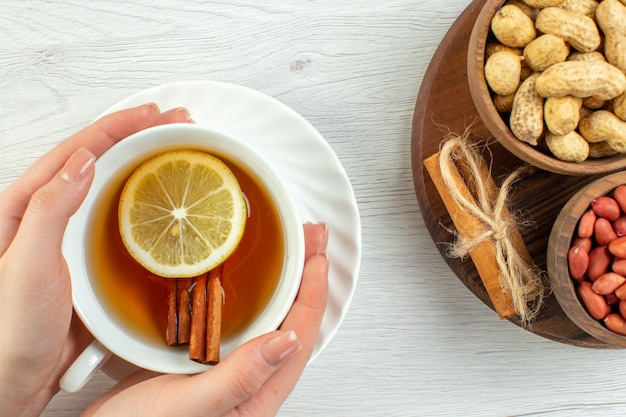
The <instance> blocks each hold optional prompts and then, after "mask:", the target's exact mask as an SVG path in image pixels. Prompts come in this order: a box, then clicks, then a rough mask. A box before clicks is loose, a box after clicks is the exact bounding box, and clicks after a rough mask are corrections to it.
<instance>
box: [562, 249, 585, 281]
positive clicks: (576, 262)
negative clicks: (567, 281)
mask: <svg viewBox="0 0 626 417" xmlns="http://www.w3.org/2000/svg"><path fill="white" fill-rule="evenodd" d="M567 263H568V265H569V274H570V276H571V277H572V279H575V280H576V281H582V280H583V279H584V278H585V273H586V272H587V268H588V267H589V254H588V253H587V251H586V250H585V249H584V248H583V247H582V246H580V245H579V246H574V247H572V248H570V250H569V252H568V253H567Z"/></svg>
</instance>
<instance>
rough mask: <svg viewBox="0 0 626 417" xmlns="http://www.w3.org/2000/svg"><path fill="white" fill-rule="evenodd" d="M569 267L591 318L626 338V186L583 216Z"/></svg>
mask: <svg viewBox="0 0 626 417" xmlns="http://www.w3.org/2000/svg"><path fill="white" fill-rule="evenodd" d="M568 268H569V275H570V277H571V278H572V280H574V283H575V286H576V294H577V295H578V297H579V299H580V301H581V303H582V304H583V306H584V307H585V309H586V310H587V312H588V313H589V315H590V316H591V317H593V318H594V319H596V320H601V321H602V322H603V323H604V324H605V325H606V327H607V328H608V329H609V330H612V331H613V332H616V333H619V334H623V335H626V185H620V186H618V187H617V188H615V189H614V190H613V192H612V193H611V194H609V195H605V196H601V197H598V198H596V199H595V200H593V202H592V203H591V207H589V209H588V210H587V211H585V213H584V214H583V215H582V216H581V218H580V220H579V222H578V225H577V229H576V234H575V236H574V238H573V239H572V246H571V247H570V249H569V252H568Z"/></svg>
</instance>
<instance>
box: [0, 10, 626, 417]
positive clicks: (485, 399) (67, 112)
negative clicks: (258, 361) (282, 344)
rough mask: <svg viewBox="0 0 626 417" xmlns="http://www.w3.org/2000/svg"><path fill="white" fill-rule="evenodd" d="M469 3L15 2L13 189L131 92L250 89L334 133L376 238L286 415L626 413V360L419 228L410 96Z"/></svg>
mask: <svg viewBox="0 0 626 417" xmlns="http://www.w3.org/2000/svg"><path fill="white" fill-rule="evenodd" d="M468 4H469V0H447V1H445V2H444V1H441V2H436V1H425V0H413V1H409V0H387V1H384V2H368V1H363V0H342V1H338V0H316V1H304V0H301V1H295V0H283V1H280V2H279V1H272V0H254V1H253V0H230V1H208V0H207V1H204V0H194V1H191V0H186V1H185V0H123V1H122V0H99V1H93V2H86V1H82V0H63V1H54V2H53V1H45V0H2V2H0V39H1V40H2V43H1V45H0V92H1V93H2V94H1V95H2V99H1V100H0V133H1V136H2V143H1V151H0V189H4V187H6V186H7V185H8V184H9V183H10V182H12V181H13V180H14V179H15V178H16V177H17V176H18V175H19V174H20V173H21V172H22V171H23V170H24V169H25V168H26V167H27V166H28V165H30V164H31V163H32V162H33V161H34V160H35V159H36V158H37V157H39V156H40V155H41V154H43V153H44V152H45V151H46V150H48V149H50V148H51V147H52V146H54V144H55V143H57V142H58V141H59V140H61V139H62V138H65V137H66V136H67V135H69V134H70V133H73V132H74V131H76V130H78V129H80V128H81V127H83V126H84V125H86V124H87V123H89V122H90V121H91V120H93V118H94V117H96V116H97V115H98V114H100V113H101V112H102V111H104V110H105V109H106V108H108V107H109V106H111V105H112V104H114V103H116V102H117V101H119V100H121V99H123V98H125V97H127V96H128V95H130V94H132V93H135V92H137V91H140V90H143V89H145V88H148V87H152V86H155V85H159V84H164V83H169V82H172V81H180V80H217V81H226V82H231V83H235V84H240V85H244V86H247V87H251V88H253V89H256V90H259V91H261V92H263V93H266V94H268V95H270V96H273V97H275V98H277V99H279V100H280V101H282V102H284V103H285V104H287V105H288V106H290V107H292V108H293V109H294V110H296V111H297V112H298V113H300V114H301V115H303V116H304V117H305V118H306V119H308V120H309V121H310V122H311V123H312V124H313V125H314V126H315V127H316V128H317V129H318V130H319V131H320V132H321V134H322V135H323V136H324V137H325V138H326V140H327V141H328V142H329V144H330V145H331V146H332V148H333V149H334V151H335V152H336V154H337V155H338V157H339V159H340V160H341V162H342V163H343V165H344V167H345V169H346V171H347V173H348V175H349V177H350V180H351V182H352V185H353V187H354V190H355V194H356V197H357V200H358V204H359V209H360V213H361V220H362V227H363V258H362V267H361V274H360V277H359V283H358V287H357V290H356V293H355V295H354V299H353V302H352V305H351V308H350V310H349V312H348V314H347V316H346V318H345V320H344V322H343V325H342V326H341V327H340V329H339V331H338V333H337V334H336V336H335V337H334V338H333V339H332V341H331V342H330V344H329V345H328V347H327V348H326V349H325V350H324V351H323V352H322V353H321V355H320V356H319V357H318V358H317V359H316V360H315V361H314V362H313V363H312V364H311V365H310V366H309V367H308V368H307V369H306V371H305V373H304V375H303V377H302V379H301V380H300V383H299V385H298V386H297V387H296V389H295V391H294V392H293V394H292V395H291V397H290V398H289V399H288V400H287V402H286V403H285V405H284V407H283V409H282V411H281V413H280V415H282V416H329V417H330V416H341V417H345V416H505V415H507V416H508V415H526V416H529V415H532V416H539V415H541V416H568V417H571V416H594V415H620V414H624V410H626V396H625V395H624V392H625V390H626V352H624V351H623V350H594V349H586V348H578V347H573V346H569V345H565V344H560V343H557V342H553V341H548V340H545V339H543V338H541V337H539V336H536V335H534V334H532V333H530V332H527V331H525V330H522V329H520V328H518V327H516V326H515V325H513V324H510V323H509V322H506V321H504V322H503V321H500V320H498V318H497V316H496V315H495V314H494V313H493V312H492V311H491V310H490V309H489V308H487V307H486V306H485V305H483V304H482V303H481V302H480V301H479V300H478V299H477V298H476V297H475V296H474V295H473V294H471V293H470V292H469V291H468V290H467V289H466V288H465V287H464V286H463V285H462V284H461V282H460V281H459V280H458V279H457V277H456V276H454V274H453V273H452V272H451V271H450V270H449V269H448V268H447V266H446V264H445V263H444V261H443V259H442V258H441V256H440V254H439V252H438V251H437V249H436V248H435V246H434V244H433V242H432V241H431V238H430V236H429V235H428V233H427V230H426V227H425V225H424V223H423V220H422V217H421V215H420V212H419V208H418V205H417V200H416V197H415V193H414V189H413V183H412V172H411V159H410V139H411V122H412V115H413V109H414V105H415V99H416V97H417V93H418V90H419V86H420V81H421V80H422V77H423V76H424V73H425V71H426V68H427V65H428V63H429V61H430V59H431V57H432V55H433V53H434V51H435V49H436V48H437V46H438V44H439V43H440V41H441V39H442V37H443V36H444V34H445V33H446V31H447V29H448V28H449V27H450V25H452V23H453V22H454V21H455V19H456V18H457V17H458V15H459V14H460V13H461V12H462V11H463V10H464V8H465V7H466V6H467V5H468ZM450 64H451V65H464V63H450ZM331 257H332V254H331ZM111 385H112V381H111V380H110V379H109V378H108V377H107V376H106V375H103V374H99V375H97V376H96V377H95V378H94V379H93V380H92V381H91V382H90V383H89V384H88V386H87V387H86V388H85V389H83V390H82V391H81V392H79V393H78V394H74V395H68V394H61V395H59V396H58V397H56V398H55V399H54V400H53V402H52V403H51V404H50V405H49V407H48V408H47V410H46V411H45V412H44V415H45V416H47V417H57V416H64V417H68V416H69V417H71V416H78V415H79V414H80V412H81V410H82V409H83V408H84V407H85V405H86V404H88V403H89V402H90V401H92V399H93V398H95V397H96V396H97V395H99V394H100V393H102V392H103V391H105V390H106V389H107V388H108V387H110V386H111ZM0 389H1V388H0ZM0 414H1V412H0Z"/></svg>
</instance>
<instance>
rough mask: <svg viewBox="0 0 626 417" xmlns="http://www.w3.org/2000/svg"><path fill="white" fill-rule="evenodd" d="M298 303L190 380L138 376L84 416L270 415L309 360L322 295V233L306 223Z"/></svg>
mask: <svg viewBox="0 0 626 417" xmlns="http://www.w3.org/2000/svg"><path fill="white" fill-rule="evenodd" d="M304 233H305V246H306V256H305V257H306V261H305V265H304V272H303V275H302V283H301V285H300V290H299V292H298V296H297V298H296V300H295V302H294V304H293V306H292V307H291V310H290V311H289V313H288V315H287V317H286V318H285V320H284V322H283V323H282V325H281V326H280V329H279V330H277V331H275V332H272V333H269V334H265V335H263V336H260V337H258V338H256V339H253V340H251V341H249V342H247V343H245V344H244V345H242V346H240V347H239V348H237V349H236V350H235V351H233V352H232V353H231V354H230V355H229V356H228V357H227V358H226V359H224V360H223V361H222V362H220V363H219V364H217V365H216V366H214V367H213V368H211V369H209V370H208V371H206V372H203V373H201V374H197V375H192V376H189V375H160V376H159V375H157V374H154V373H151V372H148V371H139V372H137V373H135V374H133V375H131V376H130V377H128V378H127V379H126V380H124V381H122V382H120V383H119V384H118V385H116V386H115V387H114V388H113V389H111V391H109V392H107V393H106V394H105V395H104V396H102V397H101V398H99V399H98V400H96V401H95V402H94V403H93V404H92V405H91V406H90V407H89V408H88V409H87V410H85V413H84V414H83V417H92V416H93V417H96V416H97V417H105V416H115V417H124V416H134V417H141V416H146V417H148V416H149V417H160V416H186V417H212V416H229V417H236V416H273V415H275V414H276V413H277V412H278V410H279V408H280V407H281V405H282V404H283V402H284V401H285V399H286V398H287V396H288V395H289V393H290V392H291V390H292V389H293V388H294V386H295V385H296V382H297V381H298V379H299V378H300V375H301V374H302V371H303V370H304V367H305V366H306V364H307V362H308V361H309V359H310V357H311V353H312V352H313V348H314V345H315V340H316V338H317V334H318V332H319V328H320V324H321V320H322V317H323V315H324V310H325V308H326V300H327V296H328V257H327V256H326V252H325V250H326V244H327V241H328V230H327V227H326V226H325V225H322V224H305V225H304Z"/></svg>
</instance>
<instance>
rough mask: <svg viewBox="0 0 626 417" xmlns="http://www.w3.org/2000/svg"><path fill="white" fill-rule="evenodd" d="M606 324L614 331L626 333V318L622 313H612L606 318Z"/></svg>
mask: <svg viewBox="0 0 626 417" xmlns="http://www.w3.org/2000/svg"><path fill="white" fill-rule="evenodd" d="M604 324H605V325H606V327H607V329H609V330H611V331H612V332H615V333H619V334H623V335H626V320H625V319H624V317H622V315H621V314H617V313H611V314H608V315H607V316H606V317H605V318H604Z"/></svg>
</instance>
